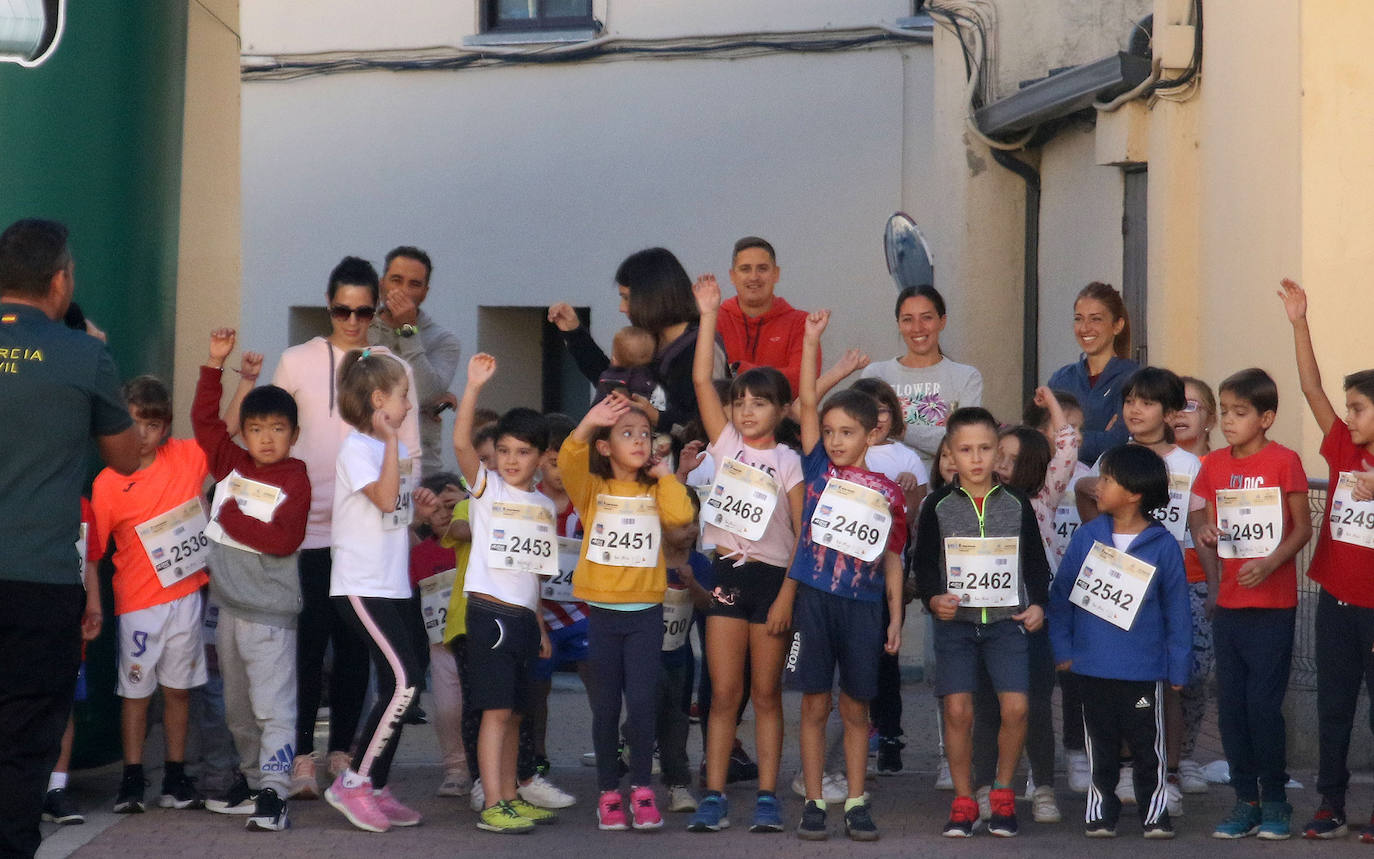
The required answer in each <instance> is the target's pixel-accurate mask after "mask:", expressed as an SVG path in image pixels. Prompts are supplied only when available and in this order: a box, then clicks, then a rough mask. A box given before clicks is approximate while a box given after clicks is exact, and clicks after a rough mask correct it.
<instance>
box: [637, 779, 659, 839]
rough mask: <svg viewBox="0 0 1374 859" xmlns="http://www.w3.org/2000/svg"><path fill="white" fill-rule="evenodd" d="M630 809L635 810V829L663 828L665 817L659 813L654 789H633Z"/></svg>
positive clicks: (641, 787)
mask: <svg viewBox="0 0 1374 859" xmlns="http://www.w3.org/2000/svg"><path fill="white" fill-rule="evenodd" d="M630 807H631V808H633V809H634V814H635V829H659V828H661V827H662V826H663V815H661V814H659V813H658V803H657V801H656V800H655V799H654V789H653V788H651V787H647V786H643V785H641V786H640V787H636V788H632V789H631V790H630Z"/></svg>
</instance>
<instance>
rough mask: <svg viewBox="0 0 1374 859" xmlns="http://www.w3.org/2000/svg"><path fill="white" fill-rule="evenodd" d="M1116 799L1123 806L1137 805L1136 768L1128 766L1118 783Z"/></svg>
mask: <svg viewBox="0 0 1374 859" xmlns="http://www.w3.org/2000/svg"><path fill="white" fill-rule="evenodd" d="M1116 798H1117V799H1119V800H1121V804H1122V805H1135V767H1133V766H1131V765H1130V764H1126V765H1125V766H1123V767H1122V768H1121V774H1120V775H1119V776H1118V781H1117V783H1116Z"/></svg>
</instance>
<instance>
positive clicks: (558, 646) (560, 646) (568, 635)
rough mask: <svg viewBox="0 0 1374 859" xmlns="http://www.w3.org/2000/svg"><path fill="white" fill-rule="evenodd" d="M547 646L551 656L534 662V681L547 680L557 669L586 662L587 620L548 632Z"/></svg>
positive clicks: (583, 619)
mask: <svg viewBox="0 0 1374 859" xmlns="http://www.w3.org/2000/svg"><path fill="white" fill-rule="evenodd" d="M549 646H550V647H552V648H553V655H552V656H550V657H549V658H548V659H538V660H535V663H534V676H535V679H538V680H548V679H549V678H550V677H552V676H553V672H555V671H557V670H558V669H560V668H563V667H565V666H569V665H576V664H577V663H579V662H583V661H585V660H586V658H587V618H585V617H584V618H582V619H581V620H579V621H577V622H576V623H570V624H568V625H567V626H564V627H560V628H558V629H551V630H549Z"/></svg>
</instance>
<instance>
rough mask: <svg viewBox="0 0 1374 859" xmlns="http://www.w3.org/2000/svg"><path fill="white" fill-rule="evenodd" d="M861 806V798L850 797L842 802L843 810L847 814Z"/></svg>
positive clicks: (862, 800)
mask: <svg viewBox="0 0 1374 859" xmlns="http://www.w3.org/2000/svg"><path fill="white" fill-rule="evenodd" d="M863 804H864V798H863V797H862V796H851V797H849V798H848V799H846V800H845V801H844V810H845V811H846V812H847V811H849V810H850V809H851V808H858V807H859V806H861V805H863Z"/></svg>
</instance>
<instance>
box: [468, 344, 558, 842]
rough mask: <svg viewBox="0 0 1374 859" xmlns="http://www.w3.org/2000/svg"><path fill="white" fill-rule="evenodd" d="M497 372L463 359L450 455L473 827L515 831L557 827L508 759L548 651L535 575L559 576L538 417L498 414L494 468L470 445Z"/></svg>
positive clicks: (483, 362)
mask: <svg viewBox="0 0 1374 859" xmlns="http://www.w3.org/2000/svg"><path fill="white" fill-rule="evenodd" d="M495 373H496V359H495V358H493V357H491V356H490V355H486V354H478V355H474V356H473V357H472V359H471V360H470V361H468V381H467V386H466V387H465V388H464V389H463V398H462V400H461V401H460V402H459V404H458V415H457V418H456V421H455V423H454V427H453V451H454V454H455V455H456V457H457V459H458V468H459V470H460V472H461V473H462V475H463V479H464V480H465V481H467V484H468V487H469V492H470V495H469V501H468V519H469V523H470V524H471V527H472V554H471V555H470V556H469V558H468V566H467V573H466V577H465V579H464V584H463V591H464V593H466V594H467V597H468V609H467V641H468V644H467V651H466V660H467V674H468V678H469V683H470V686H471V689H472V699H473V700H472V703H471V707H472V709H473V710H478V711H481V713H482V724H481V727H480V729H479V730H478V734H477V766H478V770H479V772H480V773H481V779H482V787H483V795H484V807H483V809H482V811H481V817H480V818H479V820H478V822H477V828H478V829H483V830H486V831H488V832H498V833H518V832H528V831H529V830H530V829H532V828H533V827H534V826H535V824H543V823H552V822H554V821H555V820H557V814H555V813H554V812H553V811H550V810H548V809H544V808H539V807H537V806H534V805H531V804H530V803H529V802H527V801H525V800H524V799H521V798H520V797H519V795H518V794H517V793H516V790H517V788H518V785H517V781H516V761H517V757H518V737H519V727H520V720H521V719H522V718H524V716H525V714H526V713H528V712H529V710H530V708H531V706H532V705H533V703H534V675H533V673H532V669H533V667H534V661H535V660H536V659H537V658H540V657H544V658H547V657H548V656H549V655H550V653H551V652H552V649H551V648H550V646H549V636H548V632H547V631H546V630H545V629H544V621H543V618H542V616H541V615H540V612H539V576H540V575H557V574H558V551H557V546H558V541H557V538H558V526H557V520H558V510H557V508H555V507H554V503H553V501H551V500H550V499H549V498H548V496H546V495H544V494H543V493H541V492H539V491H538V490H537V489H536V488H535V475H536V473H537V472H538V470H539V463H540V460H541V458H542V457H543V454H544V451H545V449H546V448H547V447H548V441H549V430H548V424H547V422H546V421H545V419H544V416H543V415H541V414H539V413H538V412H536V411H534V410H532V409H522V408H517V409H511V410H510V411H508V412H506V413H505V414H504V415H502V416H501V418H500V420H498V421H497V423H496V445H495V446H496V464H495V468H493V469H490V470H489V469H488V468H486V466H484V465H482V462H481V459H480V458H479V457H478V455H477V450H476V448H475V447H473V444H472V423H473V413H474V412H475V411H476V408H477V396H478V394H479V393H480V391H481V390H482V387H483V386H484V385H485V384H486V383H487V382H488V381H490V380H491V377H492V376H493V375H495Z"/></svg>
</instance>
